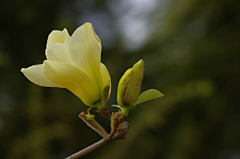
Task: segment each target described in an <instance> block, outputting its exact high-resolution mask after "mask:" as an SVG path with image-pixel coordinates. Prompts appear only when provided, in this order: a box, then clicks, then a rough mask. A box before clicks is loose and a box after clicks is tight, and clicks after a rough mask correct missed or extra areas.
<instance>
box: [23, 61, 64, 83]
mask: <svg viewBox="0 0 240 159" xmlns="http://www.w3.org/2000/svg"><path fill="white" fill-rule="evenodd" d="M21 72H22V73H23V74H24V75H25V77H27V78H28V79H29V80H30V81H31V82H33V83H35V84H37V85H39V86H43V87H61V86H59V85H57V84H55V83H52V82H51V81H49V80H48V79H47V77H46V76H45V74H44V72H43V65H42V64H41V65H33V66H30V67H28V68H22V69H21Z"/></svg>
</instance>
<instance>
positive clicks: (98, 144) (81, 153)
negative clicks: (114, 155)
mask: <svg viewBox="0 0 240 159" xmlns="http://www.w3.org/2000/svg"><path fill="white" fill-rule="evenodd" d="M128 129H129V123H128V122H126V121H125V122H123V124H122V128H121V129H120V130H119V131H118V132H117V133H116V134H114V136H113V137H112V138H111V139H110V140H109V138H108V137H106V138H103V139H102V140H100V141H98V142H96V143H94V144H92V145H90V146H89V147H86V148H85V149H83V150H80V151H78V152H76V153H75V154H73V155H71V156H69V157H67V158H65V159H77V158H80V157H82V156H84V155H86V154H88V153H89V152H92V151H93V150H95V149H97V148H99V147H101V146H103V145H106V144H107V143H109V142H111V141H114V140H117V139H122V140H124V139H125V138H126V134H127V131H128Z"/></svg>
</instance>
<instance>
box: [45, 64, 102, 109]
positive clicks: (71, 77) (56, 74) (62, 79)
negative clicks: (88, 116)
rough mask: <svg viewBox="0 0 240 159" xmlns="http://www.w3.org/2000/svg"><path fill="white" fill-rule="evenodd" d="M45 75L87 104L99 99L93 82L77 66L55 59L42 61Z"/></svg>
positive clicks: (89, 104) (92, 103) (90, 104)
mask: <svg viewBox="0 0 240 159" xmlns="http://www.w3.org/2000/svg"><path fill="white" fill-rule="evenodd" d="M43 68H44V73H45V75H46V77H47V78H48V79H49V80H50V81H52V82H54V83H56V84H58V85H60V86H62V87H65V88H67V89H68V90H70V91H71V92H72V93H74V94H75V95H76V96H78V97H79V98H80V99H81V100H82V102H83V103H84V104H86V105H88V106H92V105H94V103H95V102H97V101H98V100H99V99H100V93H99V91H98V89H97V86H96V85H95V83H94V82H93V81H92V80H91V79H90V78H89V77H88V76H87V75H86V74H85V73H83V72H82V71H80V70H79V69H78V68H77V67H75V66H73V65H70V64H67V63H64V62H57V61H49V60H45V61H44V62H43Z"/></svg>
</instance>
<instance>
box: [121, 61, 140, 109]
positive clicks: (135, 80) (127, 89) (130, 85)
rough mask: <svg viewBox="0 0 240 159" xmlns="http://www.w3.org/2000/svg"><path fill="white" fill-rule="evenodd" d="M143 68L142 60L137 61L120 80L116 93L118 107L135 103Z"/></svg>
mask: <svg viewBox="0 0 240 159" xmlns="http://www.w3.org/2000/svg"><path fill="white" fill-rule="evenodd" d="M143 67H144V63H143V60H139V61H138V62H137V63H136V64H134V66H133V67H132V68H130V69H128V70H127V71H126V72H125V73H124V75H123V76H122V78H121V79H120V81H119V84H118V93H117V102H118V104H119V105H120V106H126V107H129V106H131V105H132V104H134V103H135V102H136V101H137V99H138V96H139V93H140V89H141V84H142V80H143Z"/></svg>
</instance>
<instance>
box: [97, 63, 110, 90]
mask: <svg viewBox="0 0 240 159" xmlns="http://www.w3.org/2000/svg"><path fill="white" fill-rule="evenodd" d="M100 71H101V74H102V81H103V86H104V87H105V86H106V85H111V77H110V74H109V72H108V70H107V67H106V66H105V65H104V64H103V63H101V66H100ZM104 87H103V88H104Z"/></svg>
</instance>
